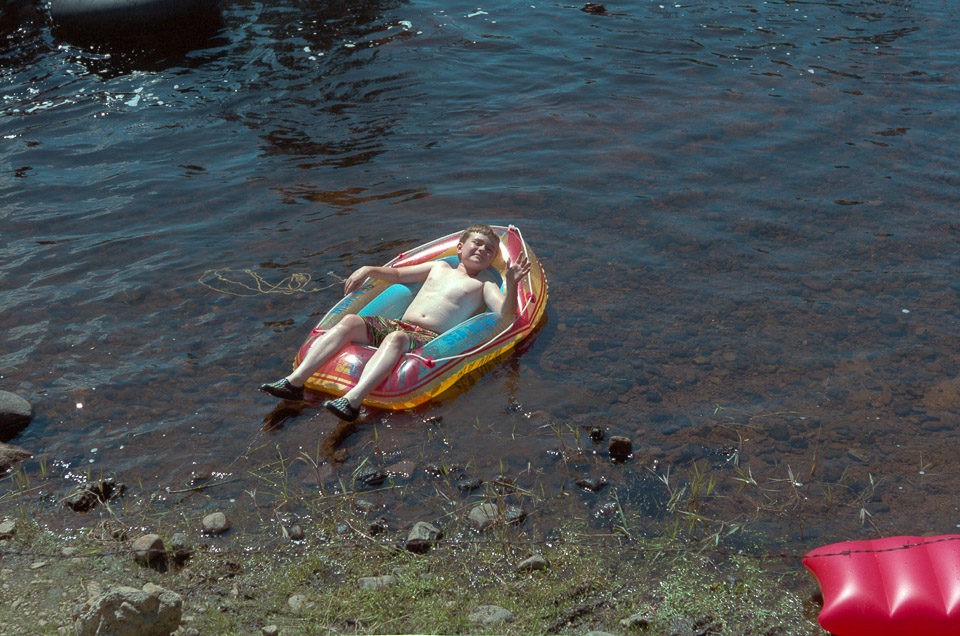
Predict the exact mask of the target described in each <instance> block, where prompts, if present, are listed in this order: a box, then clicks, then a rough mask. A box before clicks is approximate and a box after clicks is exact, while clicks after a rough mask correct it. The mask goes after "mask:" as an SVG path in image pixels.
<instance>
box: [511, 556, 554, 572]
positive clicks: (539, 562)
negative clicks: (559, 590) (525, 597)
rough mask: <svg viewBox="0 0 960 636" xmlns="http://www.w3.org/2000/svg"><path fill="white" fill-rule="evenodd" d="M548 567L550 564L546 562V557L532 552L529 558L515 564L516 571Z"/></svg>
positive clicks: (529, 570) (530, 570)
mask: <svg viewBox="0 0 960 636" xmlns="http://www.w3.org/2000/svg"><path fill="white" fill-rule="evenodd" d="M548 567H550V564H549V563H547V560H546V559H544V558H543V557H542V556H540V555H539V554H534V555H533V556H532V557H530V558H529V559H524V560H523V561H521V562H520V565H518V566H517V572H532V571H534V570H543V569H546V568H548Z"/></svg>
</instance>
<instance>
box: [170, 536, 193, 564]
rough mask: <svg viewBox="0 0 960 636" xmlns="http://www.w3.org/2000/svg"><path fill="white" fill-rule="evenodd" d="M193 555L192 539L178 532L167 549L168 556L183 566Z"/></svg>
mask: <svg viewBox="0 0 960 636" xmlns="http://www.w3.org/2000/svg"><path fill="white" fill-rule="evenodd" d="M191 555H193V546H192V545H191V543H190V538H189V537H187V535H185V534H183V533H182V532H178V533H176V534H174V535H173V536H172V537H170V545H169V546H168V549H167V556H168V557H170V558H171V559H173V562H174V563H176V564H178V565H182V564H183V563H185V562H186V560H187V559H189V558H190V557H191Z"/></svg>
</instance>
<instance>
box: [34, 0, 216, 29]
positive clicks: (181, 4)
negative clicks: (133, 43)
mask: <svg viewBox="0 0 960 636" xmlns="http://www.w3.org/2000/svg"><path fill="white" fill-rule="evenodd" d="M50 17H51V18H52V19H53V24H54V26H55V27H56V28H57V29H59V30H61V31H65V32H67V33H71V34H76V35H80V36H86V37H90V38H96V37H110V36H116V37H125V36H131V35H132V36H136V35H144V34H156V33H157V32H159V31H173V30H176V29H184V30H195V29H197V28H199V27H201V26H202V25H205V24H212V23H215V22H217V21H219V19H220V0H53V1H52V2H51V5H50Z"/></svg>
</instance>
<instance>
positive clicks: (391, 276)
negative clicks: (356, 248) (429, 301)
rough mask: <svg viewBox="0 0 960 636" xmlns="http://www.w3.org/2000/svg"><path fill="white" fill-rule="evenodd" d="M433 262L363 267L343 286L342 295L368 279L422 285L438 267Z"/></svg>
mask: <svg viewBox="0 0 960 636" xmlns="http://www.w3.org/2000/svg"><path fill="white" fill-rule="evenodd" d="M439 264H440V263H437V262H435V261H429V262H426V263H420V264H419V265H408V266H406V267H374V266H372V265H364V266H363V267H361V268H359V269H358V270H357V271H355V272H354V273H352V274H350V277H349V278H347V280H346V281H345V282H344V284H343V295H344V296H346V295H347V294H349V293H351V292H355V291H357V290H358V289H360V286H361V285H363V281H365V280H367V279H368V278H376V279H377V280H385V281H387V282H394V283H422V282H423V281H425V280H427V276H428V275H429V274H430V271H431V270H432V269H433V268H434V267H436V266H437V265H439Z"/></svg>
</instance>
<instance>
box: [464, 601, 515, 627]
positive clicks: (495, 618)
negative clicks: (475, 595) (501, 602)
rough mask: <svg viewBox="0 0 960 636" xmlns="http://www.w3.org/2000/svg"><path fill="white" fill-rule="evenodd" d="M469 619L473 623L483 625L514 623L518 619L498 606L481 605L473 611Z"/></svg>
mask: <svg viewBox="0 0 960 636" xmlns="http://www.w3.org/2000/svg"><path fill="white" fill-rule="evenodd" d="M468 618H469V619H470V621H471V622H474V623H480V624H481V625H498V624H500V623H509V622H512V621H513V620H514V619H515V618H516V617H515V616H514V615H513V612H511V611H510V610H506V609H503V608H502V607H500V606H498V605H481V606H480V607H478V608H476V609H475V610H473V611H472V612H471V613H470V616H469V617H468Z"/></svg>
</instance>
